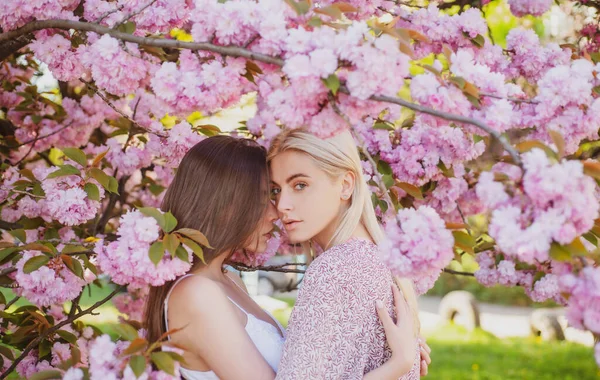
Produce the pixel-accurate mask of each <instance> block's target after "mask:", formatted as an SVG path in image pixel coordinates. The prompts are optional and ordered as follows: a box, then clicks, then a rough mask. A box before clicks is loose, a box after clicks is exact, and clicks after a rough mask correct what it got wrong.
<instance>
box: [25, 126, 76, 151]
mask: <svg viewBox="0 0 600 380" xmlns="http://www.w3.org/2000/svg"><path fill="white" fill-rule="evenodd" d="M72 124H73V123H69V124H67V125H65V126H63V127H62V128H59V129H57V130H56V131H54V132H50V133H48V134H47V135H43V136H38V137H36V138H34V139H31V140H28V141H25V142H22V143H20V144H19V145H17V146H16V147H15V148H18V147H21V146H23V145H27V144H31V143H33V142H36V141H39V140H42V139H45V138H46V137H50V136H52V135H55V134H57V133H59V132H61V131H63V130H65V129H67V128H69V127H70V126H71V125H72Z"/></svg>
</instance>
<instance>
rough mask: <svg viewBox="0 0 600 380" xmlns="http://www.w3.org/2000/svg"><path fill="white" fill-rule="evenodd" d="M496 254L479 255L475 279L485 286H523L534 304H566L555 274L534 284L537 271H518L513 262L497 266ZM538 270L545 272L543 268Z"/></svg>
mask: <svg viewBox="0 0 600 380" xmlns="http://www.w3.org/2000/svg"><path fill="white" fill-rule="evenodd" d="M496 255H497V254H496V253H494V252H491V251H485V252H481V253H479V254H478V255H477V256H476V257H475V259H476V261H477V263H478V264H479V269H478V270H477V271H476V272H475V278H476V279H477V281H478V282H479V283H480V284H482V285H484V286H494V285H502V286H517V285H518V286H522V287H523V288H524V289H525V292H526V293H527V295H528V296H529V297H530V298H531V299H532V300H533V301H534V302H544V301H547V300H554V301H555V302H557V303H560V304H564V303H565V299H564V298H563V296H562V295H561V293H560V288H559V283H558V280H559V276H558V275H556V274H554V273H545V274H544V275H543V277H542V278H540V279H538V280H537V281H535V282H534V275H535V273H536V270H535V269H531V268H528V269H518V268H517V265H516V263H515V262H514V261H512V260H500V261H499V262H498V263H497V264H496ZM537 270H539V271H542V272H543V268H541V267H540V268H538V269H537Z"/></svg>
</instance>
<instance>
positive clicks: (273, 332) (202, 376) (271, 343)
mask: <svg viewBox="0 0 600 380" xmlns="http://www.w3.org/2000/svg"><path fill="white" fill-rule="evenodd" d="M188 276H193V274H186V275H185V276H182V277H181V278H179V279H177V281H175V284H173V286H172V287H171V289H170V290H169V293H168V294H167V298H165V304H164V311H165V314H164V315H165V328H166V329H167V331H168V330H169V322H168V320H167V315H168V311H169V297H170V296H171V292H172V291H173V289H174V288H175V286H176V285H177V284H178V283H179V281H181V280H183V279H184V278H186V277H188ZM231 281H232V282H233V283H234V284H235V285H236V286H238V287H239V288H240V289H241V287H240V286H239V285H238V284H237V283H236V282H235V281H233V280H231ZM242 291H243V289H242ZM227 298H229V297H227ZM229 301H231V303H233V304H234V305H235V306H237V307H238V308H239V309H240V310H241V311H243V312H244V314H246V316H247V317H248V322H247V323H246V333H248V336H250V339H252V342H253V343H254V345H255V346H256V348H257V349H258V351H259V352H260V354H261V355H262V356H263V358H264V359H265V361H266V362H267V363H269V365H270V366H271V368H273V371H275V373H277V367H278V366H279V360H280V359H281V354H282V352H283V343H284V341H285V329H284V328H283V326H281V324H280V323H279V321H277V319H275V318H273V316H272V315H271V314H270V313H269V312H268V311H266V310H265V312H266V313H267V314H268V315H269V316H270V317H271V319H273V321H275V323H276V324H277V326H278V327H279V330H280V331H281V333H282V334H283V335H284V336H283V337H282V336H281V334H280V333H279V331H278V329H277V328H276V327H275V326H273V325H272V324H270V323H268V322H265V321H263V320H262V319H259V318H257V317H255V316H254V315H253V314H250V313H248V312H246V310H244V309H243V308H242V307H241V306H240V305H238V304H237V303H236V302H235V301H233V300H232V299H231V298H229ZM167 338H168V339H169V340H171V337H170V336H168V337H167ZM179 371H180V372H181V375H182V376H183V377H184V378H185V379H187V380H219V378H218V377H217V375H216V374H215V373H214V372H213V371H205V372H204V371H196V370H191V369H187V368H183V367H180V369H179Z"/></svg>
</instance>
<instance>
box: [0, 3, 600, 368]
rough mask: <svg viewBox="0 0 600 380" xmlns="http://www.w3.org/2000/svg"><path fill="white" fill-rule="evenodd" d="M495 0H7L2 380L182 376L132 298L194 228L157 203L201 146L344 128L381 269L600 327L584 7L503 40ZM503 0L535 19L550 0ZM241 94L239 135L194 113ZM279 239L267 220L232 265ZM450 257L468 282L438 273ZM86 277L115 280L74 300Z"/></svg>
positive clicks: (163, 272) (599, 356) (591, 52)
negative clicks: (557, 34)
mask: <svg viewBox="0 0 600 380" xmlns="http://www.w3.org/2000/svg"><path fill="white" fill-rule="evenodd" d="M487 3H489V0H488V1H476V2H474V1H467V0H456V1H454V2H447V3H441V4H437V5H436V4H435V3H431V4H429V5H427V6H424V5H423V4H421V3H416V2H415V3H410V2H407V3H403V2H400V1H388V0H375V1H364V0H349V1H348V2H336V1H331V0H323V1H319V2H315V3H313V2H311V1H310V0H300V1H295V0H285V1H280V0H258V1H250V0H226V1H222V0H219V1H217V0H134V1H131V0H129V1H126V0H115V1H109V0H61V1H50V0H27V1H24V0H15V1H8V2H2V3H0V28H1V33H0V61H1V64H0V85H1V87H2V90H1V91H0V136H1V144H0V155H1V156H2V160H3V161H2V165H1V166H0V170H1V171H0V173H1V175H2V179H1V181H0V208H1V210H0V215H1V221H0V229H1V230H2V233H3V234H2V241H1V242H0V282H1V285H2V286H4V287H8V288H12V290H13V291H14V293H15V294H16V297H15V298H13V299H4V297H0V307H2V310H3V311H1V312H0V331H1V332H2V344H1V345H0V364H1V366H2V372H3V373H2V377H4V376H6V375H8V374H9V373H11V372H13V371H16V372H17V374H18V375H19V376H21V377H25V378H36V377H38V378H44V379H46V378H54V377H64V378H66V379H83V378H91V379H95V378H101V377H104V376H109V377H111V378H127V379H129V378H140V377H141V378H148V379H162V378H171V377H178V376H179V374H178V366H179V364H178V363H179V361H180V360H181V350H180V349H179V348H177V347H173V346H172V345H170V344H169V343H168V342H166V341H165V340H164V339H162V340H160V341H158V342H149V341H147V340H146V338H145V335H144V332H143V329H140V327H141V326H140V323H139V320H140V319H141V309H142V306H143V303H144V297H145V296H146V295H147V292H148V287H149V286H158V285H161V284H164V283H165V282H167V281H171V280H173V279H175V278H177V277H178V276H180V275H182V274H184V273H186V272H187V271H188V270H189V268H190V265H191V264H190V263H191V262H192V261H193V260H203V253H202V252H203V247H209V246H210V242H209V241H208V240H207V239H206V237H205V236H204V235H203V234H202V231H196V230H191V229H187V228H178V226H177V220H176V219H175V217H174V216H173V215H172V214H171V213H170V212H162V211H159V210H158V209H157V207H158V206H159V205H160V202H161V199H162V196H163V194H164V191H165V189H166V187H168V186H169V184H170V182H171V181H172V179H173V176H174V171H175V170H176V169H177V166H178V165H179V162H180V161H181V159H182V158H183V156H184V155H185V153H186V152H187V150H188V149H189V148H190V147H192V146H193V145H194V144H196V143H197V142H199V141H201V140H202V139H205V138H209V137H210V136H214V135H216V134H221V133H229V134H231V135H234V136H239V137H250V138H253V139H256V140H257V141H258V142H259V143H261V144H263V145H265V146H268V145H269V143H270V141H271V139H272V138H273V137H274V136H275V135H277V133H279V131H281V129H282V128H300V127H303V128H308V130H310V131H311V132H313V133H315V134H317V135H318V136H321V137H327V136H331V135H334V134H335V133H337V132H339V131H340V130H343V129H349V130H350V131H351V132H352V134H353V136H354V138H355V140H356V143H357V146H358V147H359V149H360V151H361V157H362V158H363V159H364V162H363V169H364V173H365V175H366V176H367V179H368V181H369V185H370V186H371V190H372V191H373V197H372V200H373V203H374V205H375V206H376V210H377V213H378V216H379V217H380V218H381V222H382V223H383V224H384V225H385V230H386V233H387V239H386V241H384V242H383V243H382V244H381V252H382V253H381V254H382V256H383V259H384V260H385V261H386V263H387V264H388V265H389V267H390V268H391V269H392V271H393V272H394V273H395V274H397V275H400V276H406V277H410V278H412V279H413V280H414V281H415V284H416V285H417V290H418V291H419V292H420V293H424V292H426V291H427V290H428V289H430V288H431V287H432V286H433V284H434V282H435V281H436V279H437V278H438V277H439V275H440V273H442V271H447V272H450V273H454V274H457V275H466V276H474V277H475V278H476V279H477V280H478V281H479V282H480V283H482V284H483V285H486V286H491V285H496V284H501V285H505V286H522V287H523V288H524V289H525V291H526V292H527V294H529V296H530V297H531V298H532V300H534V301H537V302H541V301H545V300H548V299H552V300H554V301H556V302H558V303H560V304H563V305H565V306H566V308H567V309H566V310H567V317H568V320H569V323H570V324H571V325H573V326H575V327H577V328H580V329H583V330H589V331H591V332H592V333H593V334H594V335H595V336H596V337H598V336H600V267H598V264H599V263H600V253H599V251H598V248H597V245H598V238H599V237H600V219H598V218H599V206H600V204H599V197H600V191H599V188H598V179H600V163H599V162H598V161H597V157H598V154H599V152H600V150H599V146H600V145H599V141H600V138H599V136H598V130H599V128H600V98H599V96H600V63H599V62H600V54H599V53H598V50H599V47H600V42H599V41H600V39H599V38H600V37H599V36H600V32H599V31H598V26H597V25H598V23H597V18H596V19H595V21H596V22H593V20H590V21H588V22H587V24H586V25H585V26H584V27H583V28H582V29H581V30H580V31H579V36H580V37H581V38H580V39H578V40H577V41H573V42H574V43H571V44H565V45H558V44H555V43H543V42H541V41H540V39H539V37H538V36H537V35H536V34H535V32H534V31H532V30H531V29H522V28H515V29H512V30H510V31H509V33H508V35H507V37H506V46H501V45H498V44H495V43H494V41H492V40H491V39H490V33H489V30H488V23H487V21H486V19H485V17H484V15H483V13H482V10H481V9H482V7H485V4H487ZM508 5H509V7H510V10H511V12H512V13H513V14H514V15H515V16H519V17H520V16H525V15H534V16H539V15H542V14H544V13H545V12H547V11H548V10H549V9H550V7H551V6H552V2H551V1H548V0H509V1H508ZM577 6H578V7H586V9H598V8H600V5H599V4H598V3H597V2H595V1H592V0H590V1H581V2H579V3H578V5H577ZM447 9H453V11H452V12H448V11H447ZM596 14H597V13H596ZM595 17H597V16H595ZM44 72H46V73H47V74H46V76H48V75H51V76H52V77H53V78H54V79H55V80H56V86H47V85H46V86H44V85H43V83H42V82H43V81H42V80H40V76H41V75H42V74H43V73H44ZM48 73H49V74H48ZM244 97H251V98H252V99H253V101H254V102H255V104H256V107H257V110H256V112H255V113H254V114H253V115H251V116H250V117H249V118H248V119H247V120H240V126H239V128H237V129H234V130H232V131H222V130H221V129H220V128H219V127H218V126H215V125H212V124H210V123H207V122H206V121H205V120H204V119H205V117H207V116H210V115H213V114H215V113H218V112H219V111H221V110H224V109H227V108H231V107H235V106H236V105H238V104H239V103H240V101H241V100H242V99H243V98H244ZM475 220H477V221H479V223H475ZM482 221H483V223H482ZM481 226H483V227H481ZM291 251H294V250H293V247H290V245H289V244H288V243H287V241H286V238H285V236H284V235H283V234H280V235H278V236H276V237H275V238H274V239H273V240H272V241H270V242H269V249H268V250H267V252H265V253H262V254H257V255H252V256H247V255H242V254H240V253H236V254H235V255H234V256H233V259H234V260H235V263H233V264H232V265H234V266H235V267H236V268H238V269H240V270H256V269H257V268H261V267H262V266H264V265H265V264H266V262H267V261H268V259H269V258H270V257H272V256H273V255H274V254H275V253H276V252H279V253H280V254H288V253H290V252H291ZM466 256H472V257H474V258H475V259H476V261H477V262H478V264H479V270H477V271H476V272H475V273H465V272H458V271H455V270H452V269H450V268H448V266H449V264H450V263H451V262H452V261H453V260H455V261H459V262H460V261H461V260H462V259H463V258H464V257H466ZM262 268H263V269H265V267H262ZM266 269H270V270H280V271H291V272H301V271H302V269H299V268H297V267H296V266H292V265H291V264H290V265H283V266H279V267H266ZM100 275H103V276H104V277H106V278H108V279H110V282H112V283H113V284H115V286H116V288H115V290H114V291H113V292H112V293H111V294H109V295H108V296H107V297H106V298H104V299H102V300H100V301H98V302H97V303H96V304H94V305H92V306H91V307H89V308H85V309H82V308H81V306H80V304H79V303H80V298H81V295H82V292H83V291H85V288H86V287H89V286H91V284H93V283H94V282H97V281H96V280H97V279H98V276H100ZM19 297H23V298H25V299H27V300H28V301H29V302H30V303H31V305H30V306H23V307H18V308H16V307H14V306H13V304H14V303H15V302H16V300H17V299H18V298H19ZM111 299H112V300H113V302H114V304H115V305H116V306H117V308H119V310H120V311H121V312H123V313H124V315H127V316H128V317H125V318H124V320H123V323H122V324H120V325H119V326H118V327H117V328H118V329H119V334H120V335H121V339H119V340H118V341H116V342H114V341H112V340H111V339H110V337H109V336H108V335H105V334H102V332H101V331H99V330H98V329H97V328H95V327H93V326H87V325H86V324H84V323H83V322H81V321H80V320H79V319H80V318H81V317H82V316H84V315H86V314H91V313H93V312H94V310H96V309H97V308H98V307H99V306H101V305H103V304H104V303H106V302H108V301H110V300H111ZM67 302H69V303H68V305H69V306H66V305H67V304H65V303H67ZM11 306H13V307H11ZM595 357H596V361H597V362H598V364H599V365H600V344H598V345H596V348H595Z"/></svg>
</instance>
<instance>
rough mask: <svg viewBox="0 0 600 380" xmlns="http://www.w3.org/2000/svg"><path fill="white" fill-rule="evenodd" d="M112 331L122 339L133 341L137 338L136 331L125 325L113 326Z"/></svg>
mask: <svg viewBox="0 0 600 380" xmlns="http://www.w3.org/2000/svg"><path fill="white" fill-rule="evenodd" d="M114 330H115V332H116V333H117V334H119V335H120V336H121V337H122V338H123V339H126V340H129V341H133V340H135V339H137V338H139V336H138V333H137V331H135V329H134V328H133V327H131V325H128V324H127V323H119V324H118V325H116V326H114Z"/></svg>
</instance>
